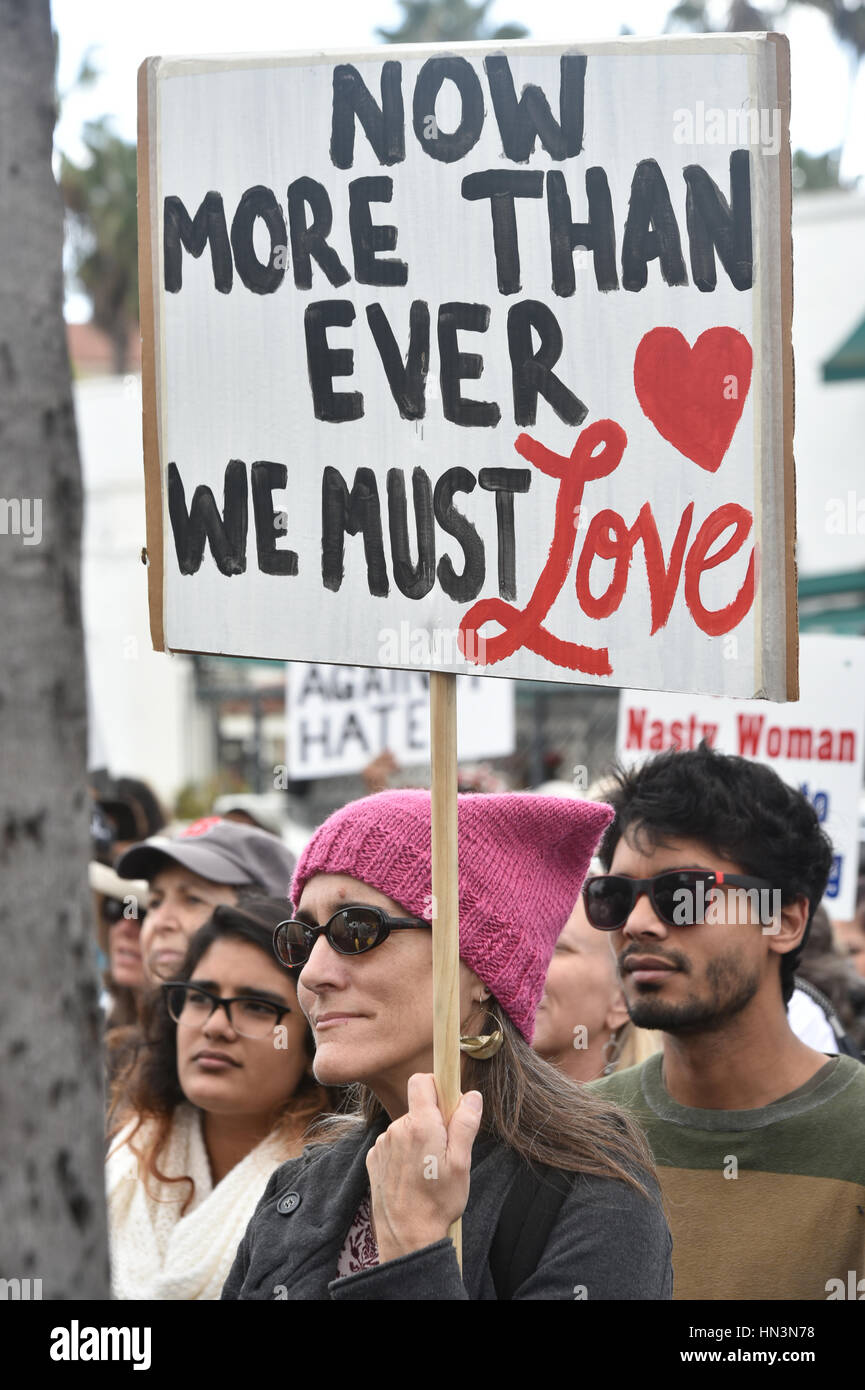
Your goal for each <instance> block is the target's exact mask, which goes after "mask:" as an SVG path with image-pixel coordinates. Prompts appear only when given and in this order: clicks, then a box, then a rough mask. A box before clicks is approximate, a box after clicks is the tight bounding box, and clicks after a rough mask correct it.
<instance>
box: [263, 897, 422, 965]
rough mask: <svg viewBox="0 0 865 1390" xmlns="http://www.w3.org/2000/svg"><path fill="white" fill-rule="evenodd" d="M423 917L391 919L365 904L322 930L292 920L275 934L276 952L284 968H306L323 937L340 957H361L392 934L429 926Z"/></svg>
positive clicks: (339, 915)
mask: <svg viewBox="0 0 865 1390" xmlns="http://www.w3.org/2000/svg"><path fill="white" fill-rule="evenodd" d="M429 925H430V924H429V922H424V921H423V920H422V919H421V918H420V917H390V916H388V914H387V913H386V912H385V911H383V909H382V908H380V907H369V906H367V905H366V904H363V905H358V906H355V907H352V906H348V907H342V908H340V910H339V912H335V913H334V914H333V916H332V917H331V918H329V919H328V921H326V922H325V923H324V926H321V927H311V926H310V924H309V923H308V922H301V921H298V920H297V919H296V918H291V919H290V920H289V921H287V922H280V924H279V926H278V927H277V928H276V931H275V932H274V933H273V949H274V951H275V952H276V957H277V960H279V961H281V962H282V964H283V965H289V966H297V965H304V964H305V963H306V961H308V960H309V957H310V953H311V951H312V948H313V946H314V945H315V943H316V940H317V938H318V937H319V936H321V935H322V934H324V936H325V938H326V940H327V942H328V945H330V946H332V947H333V949H334V950H335V951H337V952H338V953H339V954H340V955H341V956H362V955H363V954H364V952H365V951H371V950H373V948H374V947H375V946H381V944H382V942H384V941H387V938H388V937H389V936H390V934H391V932H392V931H409V930H411V929H412V928H414V929H416V928H418V927H427V928H428V927H429Z"/></svg>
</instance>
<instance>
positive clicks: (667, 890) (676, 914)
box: [583, 869, 778, 931]
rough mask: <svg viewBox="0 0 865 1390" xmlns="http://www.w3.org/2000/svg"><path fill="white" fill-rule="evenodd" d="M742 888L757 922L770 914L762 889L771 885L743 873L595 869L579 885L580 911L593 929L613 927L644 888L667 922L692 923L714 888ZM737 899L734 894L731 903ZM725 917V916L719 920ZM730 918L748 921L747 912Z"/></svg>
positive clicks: (713, 898)
mask: <svg viewBox="0 0 865 1390" xmlns="http://www.w3.org/2000/svg"><path fill="white" fill-rule="evenodd" d="M727 888H733V889H744V890H745V895H746V905H747V910H748V912H749V913H750V912H751V911H753V912H755V913H756V915H757V917H758V919H759V921H760V922H761V923H764V922H766V923H768V922H771V921H772V919H773V917H774V916H775V915H776V911H777V910H778V909H776V907H775V903H774V896H775V894H774V891H773V892H772V900H771V901H770V905H767V900H766V898H765V897H764V894H766V893H768V892H769V891H770V890H772V884H771V883H769V882H768V880H767V879H765V878H753V877H751V876H750V875H748V874H727V873H721V872H719V871H714V870H709V869H671V870H668V871H667V872H666V873H663V874H655V875H654V876H653V877H652V878H626V877H625V876H624V875H623V874H599V875H598V876H597V877H595V878H588V879H586V882H585V883H584V884H583V903H584V905H585V909H586V916H587V917H588V919H589V921H590V923H591V924H592V926H593V927H597V929H598V931H618V930H619V929H620V928H621V927H623V926H624V925H625V923H626V922H627V920H628V918H629V917H630V915H631V913H632V912H633V910H634V907H635V906H636V903H637V899H638V898H639V897H640V896H641V894H643V893H648V895H649V901H650V903H651V904H652V907H653V908H654V909H655V912H656V913H657V915H658V917H660V919H661V921H662V922H664V923H666V925H667V926H668V927H686V926H697V925H700V924H701V923H703V922H704V921H706V916H707V913H708V912H709V909H710V908H712V906H713V905H716V904H717V902H718V897H719V894H718V893H717V892H716V891H715V890H726V889H727ZM738 905H739V900H738V899H737V908H738ZM725 920H726V919H725ZM734 920H737V921H739V920H741V921H748V920H750V918H749V917H747V916H744V915H743V916H742V917H741V918H740V917H738V916H737V917H736V918H735V919H734Z"/></svg>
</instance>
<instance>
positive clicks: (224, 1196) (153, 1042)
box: [106, 898, 328, 1299]
mask: <svg viewBox="0 0 865 1390" xmlns="http://www.w3.org/2000/svg"><path fill="white" fill-rule="evenodd" d="M285 910H286V903H285V902H279V901H276V900H273V899H268V898H264V899H258V900H250V901H248V902H246V903H244V905H243V907H242V908H241V907H234V906H228V905H224V906H219V907H217V908H216V909H215V911H214V912H213V915H212V916H211V918H210V920H209V921H208V922H207V923H206V924H205V925H204V926H203V927H201V928H200V929H199V930H198V931H197V932H196V933H195V935H194V936H193V937H192V939H191V941H190V944H189V950H188V954H187V957H186V960H185V962H184V965H183V969H182V970H181V971H180V973H179V974H178V977H177V979H176V980H174V981H170V982H167V983H165V984H163V985H162V986H161V987H159V988H157V989H156V990H155V991H154V992H153V993H152V994H151V995H150V996H149V998H148V1000H147V1001H146V1003H145V1005H144V1011H143V1024H142V1043H141V1046H140V1048H139V1051H138V1054H137V1056H136V1058H135V1059H134V1061H133V1062H132V1063H131V1065H130V1067H129V1068H128V1070H127V1072H126V1073H125V1074H124V1075H123V1076H121V1077H120V1078H119V1081H118V1083H117V1085H116V1087H115V1097H117V1098H118V1100H119V1099H121V1098H122V1103H123V1110H122V1112H121V1113H120V1116H119V1120H120V1122H119V1124H118V1125H116V1126H115V1129H114V1131H113V1134H112V1136H111V1137H112V1139H113V1141H114V1142H113V1144H112V1146H111V1149H110V1152H109V1156H108V1160H107V1178H106V1180H107V1196H108V1217H109V1236H110V1246H111V1264H112V1292H113V1296H114V1297H115V1298H118V1299H217V1298H218V1297H219V1294H220V1290H221V1288H222V1285H223V1283H224V1281H225V1277H226V1274H227V1272H228V1270H229V1268H230V1266H231V1262H232V1260H233V1258H234V1253H235V1250H236V1248H237V1244H238V1241H239V1240H240V1238H241V1236H242V1235H243V1232H244V1230H245V1228H246V1224H247V1222H248V1220H249V1217H250V1215H251V1213H252V1211H253V1209H254V1207H255V1204H256V1202H257V1201H258V1199H259V1197H260V1196H261V1193H262V1191H263V1190H264V1187H265V1185H266V1183H267V1180H268V1178H269V1177H270V1175H271V1173H272V1172H273V1171H274V1169H275V1168H277V1167H278V1166H279V1165H280V1164H281V1163H283V1162H284V1161H285V1160H286V1159H287V1158H290V1157H292V1156H293V1155H296V1154H299V1153H300V1152H301V1150H302V1147H303V1135H304V1132H305V1130H306V1129H307V1127H308V1125H309V1123H310V1121H311V1120H313V1119H314V1117H315V1116H316V1115H317V1114H319V1113H320V1112H321V1111H322V1110H324V1109H326V1108H327V1105H328V1097H327V1093H326V1092H325V1091H324V1089H323V1088H322V1087H321V1086H319V1085H318V1083H317V1082H316V1081H315V1079H314V1077H313V1076H312V1073H311V1061H312V1040H311V1037H310V1033H309V1029H308V1027H307V1023H306V1019H305V1018H304V1016H303V1013H302V1012H301V1010H300V1009H299V1007H298V1002H297V988H296V985H295V981H294V978H293V976H292V973H291V971H290V970H289V969H287V968H286V967H285V966H284V965H282V964H280V963H279V962H278V961H277V960H276V959H275V957H274V954H273V949H272V940H273V932H274V928H275V927H276V926H277V924H278V923H279V922H280V921H281V920H283V919H284V917H285ZM130 1106H131V1109H132V1112H133V1114H132V1118H131V1119H130V1118H129V1107H130ZM113 1114H114V1115H115V1117H116V1116H117V1114H118V1112H117V1110H116V1109H115V1111H114V1112H113Z"/></svg>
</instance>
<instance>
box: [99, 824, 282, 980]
mask: <svg viewBox="0 0 865 1390" xmlns="http://www.w3.org/2000/svg"><path fill="white" fill-rule="evenodd" d="M294 865H295V858H294V855H293V854H292V853H291V851H290V850H289V849H287V848H286V846H285V845H284V844H283V843H282V841H281V840H280V839H278V837H277V836H276V835H271V833H270V832H269V831H267V830H259V829H257V828H255V827H254V826H250V825H236V824H235V823H234V822H233V821H227V820H223V819H222V818H221V817H220V816H205V817H204V819H203V820H198V821H194V822H193V824H192V825H189V826H187V827H186V829H185V830H182V831H181V832H180V833H179V834H177V835H152V836H151V837H150V839H149V840H142V841H141V843H140V844H136V845H131V846H130V847H129V848H128V849H127V850H126V852H125V853H124V854H122V855H121V856H120V858H119V859H118V861H117V865H116V870H117V873H118V874H120V876H121V877H122V878H137V879H146V880H147V881H148V883H149V885H150V895H149V899H148V906H147V916H146V917H145V918H144V922H143V925H142V928H141V952H142V956H143V959H144V971H145V975H146V977H147V978H148V980H149V982H150V983H151V984H153V983H155V982H157V981H159V980H170V979H173V978H174V976H175V975H176V973H177V969H178V966H179V965H180V964H181V962H182V961H183V957H184V956H185V954H186V947H187V944H188V942H189V939H190V937H191V936H192V934H193V932H195V931H197V930H198V928H199V927H201V926H203V925H204V923H205V922H206V921H207V919H208V918H209V917H210V914H211V913H212V912H213V909H214V908H215V907H217V906H218V904H219V903H237V902H243V901H244V899H246V898H250V897H272V898H283V897H287V895H288V888H289V884H290V882H291V875H292V873H293V871H294Z"/></svg>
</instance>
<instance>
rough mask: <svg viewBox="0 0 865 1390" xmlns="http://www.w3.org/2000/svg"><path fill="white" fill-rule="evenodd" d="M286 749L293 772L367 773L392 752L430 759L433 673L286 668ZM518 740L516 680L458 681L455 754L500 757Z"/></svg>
mask: <svg viewBox="0 0 865 1390" xmlns="http://www.w3.org/2000/svg"><path fill="white" fill-rule="evenodd" d="M286 696H287V702H288V709H287V718H286V724H285V727H286V755H287V763H288V770H289V772H290V774H291V776H292V777H293V778H297V779H302V778H305V777H333V776H336V775H337V774H345V773H350V772H361V771H362V770H363V769H364V768H365V767H366V766H367V764H368V763H370V762H371V761H372V760H373V758H375V757H377V756H378V755H379V754H380V753H384V752H385V751H386V750H387V751H389V752H391V753H392V754H393V756H394V758H395V759H396V761H397V763H398V764H399V766H400V767H413V766H417V765H418V764H422V763H428V762H430V760H431V749H430V719H429V676H428V675H427V674H426V673H425V672H423V671H399V670H395V671H376V670H370V669H369V668H367V667H354V666H316V665H313V664H312V663H307V662H303V661H292V662H290V664H289V665H288V666H287V667H286ZM514 746H515V718H514V687H513V684H512V683H511V682H510V681H484V680H481V679H480V678H479V677H478V676H461V677H459V679H458V681H457V753H458V756H459V757H460V758H461V759H475V758H500V757H507V756H508V755H509V754H510V753H513V751H514Z"/></svg>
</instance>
